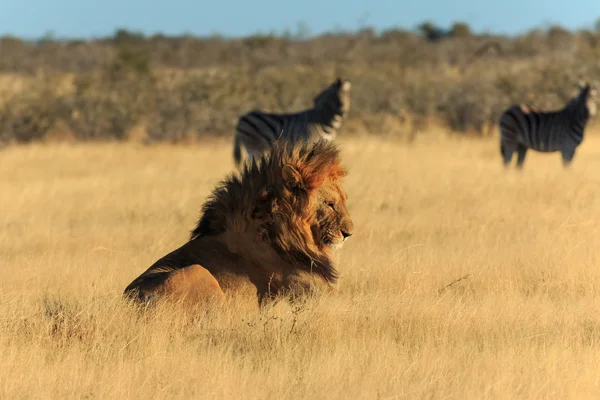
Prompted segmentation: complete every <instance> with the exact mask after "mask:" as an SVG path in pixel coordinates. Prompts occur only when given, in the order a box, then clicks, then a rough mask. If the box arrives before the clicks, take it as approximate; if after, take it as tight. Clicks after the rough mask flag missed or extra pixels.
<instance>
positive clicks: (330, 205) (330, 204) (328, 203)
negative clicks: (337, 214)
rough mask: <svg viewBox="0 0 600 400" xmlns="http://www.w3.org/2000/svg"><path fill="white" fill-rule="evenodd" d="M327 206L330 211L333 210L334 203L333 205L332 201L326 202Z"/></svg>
mask: <svg viewBox="0 0 600 400" xmlns="http://www.w3.org/2000/svg"><path fill="white" fill-rule="evenodd" d="M327 205H328V206H329V207H331V208H332V209H335V203H334V202H333V201H328V202H327Z"/></svg>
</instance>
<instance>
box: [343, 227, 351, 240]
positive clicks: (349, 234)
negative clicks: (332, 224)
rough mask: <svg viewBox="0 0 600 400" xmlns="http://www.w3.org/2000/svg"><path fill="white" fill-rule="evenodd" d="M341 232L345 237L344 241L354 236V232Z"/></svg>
mask: <svg viewBox="0 0 600 400" xmlns="http://www.w3.org/2000/svg"><path fill="white" fill-rule="evenodd" d="M341 232H342V236H343V237H344V239H348V238H349V237H350V236H352V232H348V231H345V230H343V229H342V230H341Z"/></svg>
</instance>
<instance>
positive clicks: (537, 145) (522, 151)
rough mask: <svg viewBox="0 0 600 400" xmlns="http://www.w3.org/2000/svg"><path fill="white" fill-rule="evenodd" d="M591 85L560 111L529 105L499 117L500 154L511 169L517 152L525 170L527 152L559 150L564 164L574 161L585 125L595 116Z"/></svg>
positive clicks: (585, 87) (513, 108)
mask: <svg viewBox="0 0 600 400" xmlns="http://www.w3.org/2000/svg"><path fill="white" fill-rule="evenodd" d="M593 95H594V91H592V90H591V89H590V85H586V86H584V87H583V88H581V91H580V92H579V95H577V97H575V98H573V99H571V100H569V102H568V103H567V104H566V105H565V107H563V108H562V109H561V110H557V111H549V112H541V111H535V110H533V109H531V108H530V107H528V106H526V105H513V106H511V107H510V108H509V109H507V110H506V111H505V112H504V113H503V114H502V115H501V116H500V152H501V154H502V157H503V159H504V165H505V166H508V165H509V164H510V162H511V160H512V156H513V153H514V152H515V151H516V152H517V167H518V168H522V167H523V162H524V161H525V155H526V153H527V149H531V150H535V151H540V152H556V151H560V152H561V155H562V160H563V165H564V166H568V165H569V164H570V163H571V161H572V160H573V156H574V155H575V150H576V149H577V146H579V144H581V142H582V141H583V133H584V130H585V126H586V124H587V122H588V120H589V118H590V116H593V115H594V114H595V113H596V105H595V103H593V101H592V97H593Z"/></svg>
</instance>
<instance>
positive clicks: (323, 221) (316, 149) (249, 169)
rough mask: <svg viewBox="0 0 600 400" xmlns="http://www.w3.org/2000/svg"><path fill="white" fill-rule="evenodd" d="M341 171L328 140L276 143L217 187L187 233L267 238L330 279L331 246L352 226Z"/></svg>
mask: <svg viewBox="0 0 600 400" xmlns="http://www.w3.org/2000/svg"><path fill="white" fill-rule="evenodd" d="M345 174H346V171H345V170H344V168H343V167H342V166H341V163H340V156H339V151H338V149H337V147H336V146H335V145H334V144H332V143H330V142H326V141H319V142H317V143H314V144H313V143H299V144H296V145H289V144H286V143H276V144H275V146H274V147H273V150H272V151H271V152H269V153H267V154H265V155H263V156H262V157H261V158H260V159H259V160H253V161H252V162H251V163H249V164H247V165H246V166H245V167H244V169H243V171H242V172H241V176H239V177H238V176H230V177H229V178H228V179H226V180H225V181H223V182H222V183H221V184H220V185H219V186H218V187H217V189H215V191H214V192H213V194H212V196H211V198H210V200H209V201H208V202H207V203H206V204H205V205H204V207H203V215H202V217H201V218H200V220H199V222H198V225H197V226H196V228H195V229H194V230H193V231H192V234H191V239H195V238H198V237H202V236H214V235H218V234H221V233H225V232H228V233H232V232H236V233H239V234H240V235H244V236H245V237H247V238H250V239H252V240H261V241H268V242H269V244H270V245H271V246H272V247H273V248H274V249H275V250H276V251H277V252H278V253H279V254H280V255H281V257H282V258H284V259H286V260H287V261H288V262H290V263H291V264H292V265H294V266H295V267H297V268H301V269H307V270H309V269H310V271H311V272H313V273H316V274H319V275H321V276H322V277H323V278H325V279H326V280H327V281H329V282H332V283H333V282H335V280H336V279H337V272H336V270H335V267H334V264H333V261H332V259H331V252H332V251H333V250H334V249H339V248H340V247H341V246H342V244H343V243H344V241H345V240H346V239H347V238H348V237H349V236H351V235H352V233H353V231H354V226H353V223H352V219H351V218H350V215H349V213H348V209H347V207H346V199H347V195H346V192H345V191H344V189H343V187H342V178H343V177H344V175H345Z"/></svg>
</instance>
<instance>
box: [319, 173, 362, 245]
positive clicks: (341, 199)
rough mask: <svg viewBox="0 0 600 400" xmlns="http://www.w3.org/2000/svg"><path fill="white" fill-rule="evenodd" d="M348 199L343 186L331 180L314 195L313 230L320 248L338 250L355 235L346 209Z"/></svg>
mask: <svg viewBox="0 0 600 400" xmlns="http://www.w3.org/2000/svg"><path fill="white" fill-rule="evenodd" d="M347 198H348V196H347V195H346V192H345V191H344V189H343V188H342V186H341V184H340V183H339V182H337V181H331V180H327V181H325V182H324V183H323V185H322V186H321V187H320V188H319V189H317V190H316V192H315V194H314V195H313V199H312V202H314V203H313V206H314V207H315V210H316V211H315V220H314V222H313V224H312V226H311V229H312V231H313V237H314V239H315V242H316V244H317V245H319V246H320V247H328V248H330V249H334V250H338V249H340V248H341V247H342V245H343V244H344V241H345V240H346V239H348V238H349V237H350V236H352V234H353V233H354V224H353V223H352V218H350V214H349V213H348V209H347V207H346V200H347Z"/></svg>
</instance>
